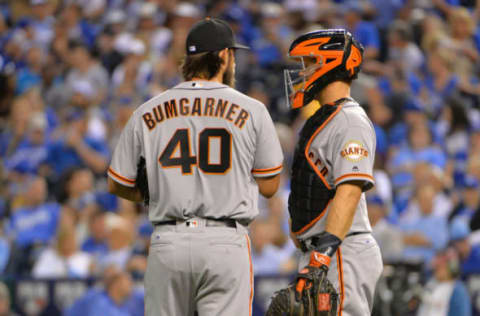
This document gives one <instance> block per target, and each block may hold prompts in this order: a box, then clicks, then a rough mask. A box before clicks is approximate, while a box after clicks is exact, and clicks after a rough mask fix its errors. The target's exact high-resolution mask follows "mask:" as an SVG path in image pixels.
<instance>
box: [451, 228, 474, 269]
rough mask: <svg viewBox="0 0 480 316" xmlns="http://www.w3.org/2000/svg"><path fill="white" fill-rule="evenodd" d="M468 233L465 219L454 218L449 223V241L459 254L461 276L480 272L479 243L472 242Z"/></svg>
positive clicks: (468, 229) (469, 232)
mask: <svg viewBox="0 0 480 316" xmlns="http://www.w3.org/2000/svg"><path fill="white" fill-rule="evenodd" d="M470 234H471V231H470V228H469V227H468V224H467V223H465V221H462V220H461V219H455V220H453V221H452V223H451V224H450V243H451V244H452V246H453V247H454V248H455V249H456V250H457V251H458V253H459V255H460V260H461V271H462V275H463V276H466V275H468V274H471V273H479V272H480V244H475V245H474V244H472V242H471V241H470V238H469V237H470Z"/></svg>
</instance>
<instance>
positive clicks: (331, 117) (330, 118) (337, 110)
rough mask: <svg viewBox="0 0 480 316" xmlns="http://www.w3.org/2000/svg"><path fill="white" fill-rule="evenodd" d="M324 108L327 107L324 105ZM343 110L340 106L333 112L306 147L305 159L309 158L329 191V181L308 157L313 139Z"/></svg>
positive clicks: (309, 160) (308, 159) (309, 161)
mask: <svg viewBox="0 0 480 316" xmlns="http://www.w3.org/2000/svg"><path fill="white" fill-rule="evenodd" d="M324 106H327V105H324ZM341 109H342V106H341V105H340V106H338V108H337V109H336V110H335V112H333V113H332V114H331V115H330V116H329V117H328V118H327V119H326V120H325V122H323V124H322V125H320V127H319V128H317V130H316V131H315V133H313V135H312V136H311V137H310V139H309V140H308V143H307V146H305V157H306V158H307V161H308V163H309V164H310V165H311V166H312V168H313V170H314V171H315V173H316V174H317V175H318V176H319V177H320V179H321V180H322V182H323V184H325V186H326V187H327V188H328V189H331V187H330V185H329V184H328V182H327V180H326V179H325V177H324V176H323V175H322V173H321V172H320V171H319V170H318V169H317V167H316V166H315V163H314V162H313V161H312V160H311V159H310V157H308V151H309V150H310V146H311V145H312V141H313V139H314V138H315V137H316V136H317V135H318V133H320V131H321V130H322V129H323V128H324V127H325V126H326V125H327V124H328V123H329V122H330V121H331V120H332V119H333V118H334V117H335V116H336V115H337V114H338V112H340V110H341Z"/></svg>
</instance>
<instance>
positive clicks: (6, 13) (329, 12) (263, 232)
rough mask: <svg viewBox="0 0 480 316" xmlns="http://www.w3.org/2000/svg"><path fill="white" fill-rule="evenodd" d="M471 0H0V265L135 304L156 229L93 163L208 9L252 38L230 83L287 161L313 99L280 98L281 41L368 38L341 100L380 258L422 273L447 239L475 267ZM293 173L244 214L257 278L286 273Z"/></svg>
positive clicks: (477, 190) (479, 108)
mask: <svg viewBox="0 0 480 316" xmlns="http://www.w3.org/2000/svg"><path fill="white" fill-rule="evenodd" d="M477 2H479V1H475V0H417V1H415V0H358V1H352V0H270V1H254V0H210V1H208V0H203V1H202V0H198V1H178V0H15V1H8V0H0V71H1V73H0V180H1V182H2V185H1V186H0V274H1V275H3V276H11V277H19V276H33V277H34V278H89V277H103V278H104V283H105V286H104V288H105V289H104V291H103V292H102V291H99V290H97V289H95V290H93V289H92V291H90V292H88V293H87V295H93V296H95V297H96V299H95V301H96V302H97V301H98V305H99V306H104V308H105V311H104V312H103V314H112V312H109V309H107V307H105V306H106V305H108V304H110V303H105V302H106V301H105V300H106V299H105V298H104V300H103V301H102V297H107V296H109V297H111V298H112V300H109V301H108V300H107V301H108V302H112V301H113V302H117V301H119V302H120V303H118V302H117V303H118V304H117V305H115V304H113V305H112V304H111V305H112V306H110V307H108V308H112V310H113V309H115V308H117V309H119V308H123V310H127V311H128V308H133V307H132V306H135V304H137V303H138V302H137V301H136V300H137V298H138V297H137V296H136V295H137V294H138V293H136V292H135V291H134V290H133V288H132V285H131V284H130V283H131V278H132V277H133V278H134V279H135V278H140V279H141V277H142V276H143V273H144V272H145V268H146V255H147V250H148V244H149V236H150V233H151V232H152V227H151V225H150V223H149V222H148V220H147V218H146V211H145V209H144V207H143V206H142V205H135V204H132V203H130V202H128V201H125V200H122V199H118V198H116V197H114V196H112V195H110V194H108V193H107V192H106V191H107V190H106V174H105V171H106V168H107V166H108V164H109V159H110V155H111V153H112V150H113V148H114V147H115V144H116V140H117V139H118V137H119V133H120V132H121V130H122V128H123V126H124V125H125V124H126V122H127V121H128V118H129V117H130V115H131V113H132V112H133V111H134V110H135V109H136V107H137V106H139V105H140V104H141V103H143V102H144V101H146V100H147V99H149V98H151V97H152V96H154V95H156V94H158V93H160V92H162V91H164V90H165V89H168V88H170V87H172V86H174V85H175V84H177V83H179V82H180V81H181V80H182V78H181V76H180V73H179V71H178V66H179V64H180V62H181V60H182V57H183V54H184V51H185V37H186V34H187V32H188V30H189V28H190V27H191V26H192V25H193V24H194V23H195V22H196V21H198V20H199V19H202V18H203V17H205V16H211V17H221V18H223V19H225V20H226V21H228V23H230V25H231V26H232V28H233V29H234V32H235V33H236V37H237V41H239V42H240V43H242V44H246V45H248V46H250V47H251V50H250V51H238V52H237V53H236V64H237V68H236V79H237V80H236V86H237V88H238V89H239V90H240V91H242V92H244V93H246V94H248V95H250V96H251V97H254V98H256V99H258V100H260V101H262V102H263V103H265V105H266V106H267V107H268V108H269V111H270V113H271V115H272V117H273V119H274V121H275V122H276V127H277V132H278V135H279V137H280V139H281V143H282V147H283V150H284V152H285V157H286V161H285V163H286V165H290V163H291V162H292V155H293V150H294V147H295V143H296V140H297V134H298V132H299V130H300V128H301V127H302V124H303V122H304V121H305V119H306V118H308V116H309V115H311V114H312V113H313V112H314V111H315V110H316V108H317V107H318V105H317V104H311V105H309V106H308V107H306V108H303V109H302V110H301V111H291V110H289V109H287V108H286V107H285V95H284V84H283V71H282V70H283V69H285V68H291V67H294V66H295V65H293V64H291V62H290V61H289V60H288V58H287V51H288V48H289V45H290V43H291V41H292V40H293V39H294V38H295V37H296V36H298V35H300V34H302V33H305V32H307V31H310V30H315V29H318V28H346V29H347V30H349V31H350V32H352V34H353V35H354V37H355V38H357V40H359V41H360V42H361V43H362V44H363V46H364V47H365V52H364V64H363V70H362V73H361V74H360V76H359V78H358V80H356V81H355V82H354V85H353V87H352V96H353V97H354V98H355V99H356V100H358V102H359V103H360V104H361V105H362V106H363V107H364V108H365V109H366V110H367V113H368V114H369V116H370V118H371V120H372V121H373V123H374V126H375V130H376V135H377V149H376V164H375V180H376V188H375V189H374V190H372V191H371V192H368V195H367V199H368V205H369V216H370V221H371V223H372V226H373V230H374V236H375V237H376V238H377V240H378V242H379V244H380V246H381V248H382V252H383V256H384V260H385V262H386V263H389V262H401V261H408V262H420V263H424V265H425V269H426V270H431V269H434V268H435V267H438V266H439V264H435V263H436V262H437V263H438V262H443V261H442V260H440V259H438V256H440V257H442V256H443V257H445V253H447V254H450V252H451V251H454V252H455V257H456V258H457V259H458V261H459V266H460V269H459V272H458V273H457V274H455V275H456V276H457V277H458V276H461V275H463V274H468V273H475V272H480V211H479V208H480V66H479V65H480V63H479V61H480V24H479V23H478V22H479V18H480V3H479V5H478V6H477ZM288 169H289V168H285V170H286V171H285V174H284V179H283V186H282V190H280V191H279V193H277V194H276V196H275V197H274V198H272V199H270V200H261V201H260V205H259V206H260V210H261V212H260V217H259V219H258V220H256V221H255V222H254V223H253V224H252V225H251V238H252V248H253V249H252V250H253V260H254V268H255V274H256V275H265V274H275V273H290V272H292V271H294V270H295V269H296V255H297V253H296V249H295V247H294V246H293V244H292V242H291V241H290V240H289V238H288V211H287V209H286V201H287V198H288V193H289V181H288ZM449 256H450V255H449ZM443 257H442V258H443ZM450 257H451V256H450ZM440 266H441V265H440ZM111 270H112V271H114V272H111ZM109 271H110V272H109ZM436 275H437V274H436V273H434V274H433V279H435V278H436ZM112 280H113V281H112ZM118 280H120V281H119V282H123V283H122V284H123V287H122V286H118V287H117V286H114V287H113V289H115V290H114V291H110V289H112V287H111V284H112V282H114V281H115V282H117V281H118ZM437 281H438V280H437ZM129 282H130V283H129ZM118 289H124V291H123V292H122V293H120V294H118V293H116V292H115V291H116V290H118ZM3 292H4V291H2V288H0V294H1V293H3ZM111 292H112V293H111ZM113 292H115V293H116V294H115V293H113ZM117 296H118V297H120V298H119V299H118V300H117V298H116V297H117ZM0 297H3V296H2V295H0ZM114 297H115V298H114ZM82 299H83V300H85V299H88V297H87V298H86V297H83V298H82ZM90 299H91V297H90ZM1 301H2V299H0V302H1ZM77 303H78V304H81V302H80V303H79V302H77ZM102 304H103V305H102ZM432 304H433V303H432ZM84 305H85V304H84ZM87 305H88V304H87ZM1 306H2V305H1V304H0V309H1ZM87 307H88V306H84V307H83V308H87ZM132 310H133V309H132ZM425 310H428V308H426V307H424V308H423V311H424V312H423V314H422V315H430V314H428V312H425ZM71 313H72V314H71V315H77V314H75V313H78V315H80V314H81V313H83V314H85V309H83V312H82V309H81V308H80V307H77V311H76V312H75V311H74V308H72V311H71ZM87 314H88V313H87ZM131 315H135V314H134V312H132V313H131ZM432 315H433V314H432Z"/></svg>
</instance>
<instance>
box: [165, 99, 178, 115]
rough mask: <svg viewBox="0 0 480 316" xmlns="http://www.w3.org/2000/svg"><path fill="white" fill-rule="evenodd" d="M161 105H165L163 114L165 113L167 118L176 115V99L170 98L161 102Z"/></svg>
mask: <svg viewBox="0 0 480 316" xmlns="http://www.w3.org/2000/svg"><path fill="white" fill-rule="evenodd" d="M163 106H164V107H165V114H166V115H167V119H169V118H171V117H177V116H178V112H177V101H176V100H175V99H171V100H170V103H169V102H168V101H167V102H165V103H163Z"/></svg>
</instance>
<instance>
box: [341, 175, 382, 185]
mask: <svg viewBox="0 0 480 316" xmlns="http://www.w3.org/2000/svg"><path fill="white" fill-rule="evenodd" d="M346 178H367V179H369V180H372V181H375V180H374V179H373V177H372V176H371V175H369V174H366V173H347V174H344V175H343V176H341V177H338V178H337V179H336V180H335V184H337V183H338V182H339V181H341V180H344V179H346Z"/></svg>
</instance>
